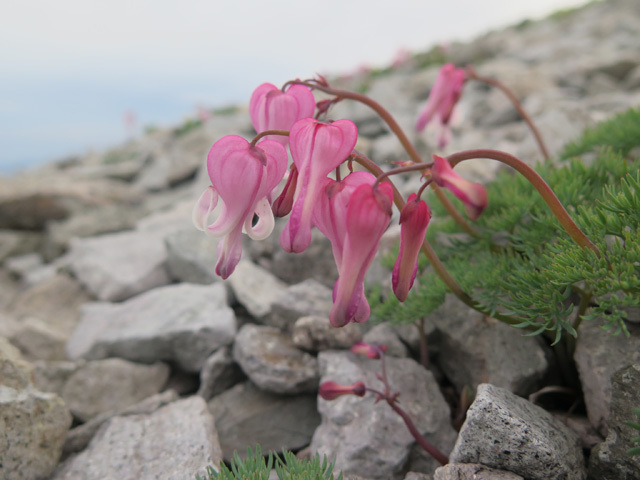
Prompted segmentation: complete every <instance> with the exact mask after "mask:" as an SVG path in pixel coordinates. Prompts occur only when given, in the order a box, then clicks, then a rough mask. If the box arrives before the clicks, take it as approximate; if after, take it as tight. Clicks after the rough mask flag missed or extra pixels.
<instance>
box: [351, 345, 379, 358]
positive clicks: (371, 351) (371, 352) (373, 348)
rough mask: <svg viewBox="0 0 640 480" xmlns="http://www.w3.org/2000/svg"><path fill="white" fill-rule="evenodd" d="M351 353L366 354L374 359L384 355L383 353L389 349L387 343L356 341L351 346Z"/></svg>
mask: <svg viewBox="0 0 640 480" xmlns="http://www.w3.org/2000/svg"><path fill="white" fill-rule="evenodd" d="M350 351H351V353H357V354H359V355H366V356H367V357H369V358H372V359H378V358H380V357H382V354H383V353H384V352H386V351H387V346H386V345H377V344H369V343H365V342H357V343H354V344H353V346H352V347H351V350H350Z"/></svg>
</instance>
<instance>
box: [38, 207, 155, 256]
mask: <svg viewBox="0 0 640 480" xmlns="http://www.w3.org/2000/svg"><path fill="white" fill-rule="evenodd" d="M144 214H145V209H144V208H142V207H139V206H135V207H130V208H122V207H121V206H119V205H105V206H102V207H99V208H92V209H88V210H87V211H82V212H79V213H77V214H75V215H73V216H72V217H69V218H67V219H65V220H61V221H57V222H50V223H49V224H48V225H47V229H46V241H45V245H44V252H45V256H46V258H48V259H53V258H55V257H57V256H59V255H61V254H62V253H64V252H66V251H67V250H68V248H69V243H70V242H71V239H73V238H86V237H93V236H96V235H103V234H106V233H115V232H120V231H123V230H130V229H132V228H133V227H135V224H136V222H137V221H138V220H139V219H140V218H141V217H142V216H143V215H144Z"/></svg>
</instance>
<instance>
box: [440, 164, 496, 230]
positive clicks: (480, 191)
mask: <svg viewBox="0 0 640 480" xmlns="http://www.w3.org/2000/svg"><path fill="white" fill-rule="evenodd" d="M431 178H433V181H434V182H436V184H437V185H438V186H439V187H444V188H447V189H448V190H450V191H451V193H453V194H454V195H455V196H456V197H458V198H459V199H460V200H462V202H463V203H464V208H465V211H466V212H467V216H468V217H469V218H470V219H471V220H475V219H477V218H478V217H479V216H480V214H481V213H482V211H483V210H484V209H485V208H487V203H488V200H487V190H486V189H485V188H484V187H483V186H482V185H480V184H479V183H473V182H470V181H469V180H465V179H464V178H462V177H461V176H460V175H458V174H457V173H456V172H454V170H453V168H452V167H451V164H450V163H449V161H448V160H447V159H446V158H443V157H439V156H438V155H434V156H433V167H432V168H431Z"/></svg>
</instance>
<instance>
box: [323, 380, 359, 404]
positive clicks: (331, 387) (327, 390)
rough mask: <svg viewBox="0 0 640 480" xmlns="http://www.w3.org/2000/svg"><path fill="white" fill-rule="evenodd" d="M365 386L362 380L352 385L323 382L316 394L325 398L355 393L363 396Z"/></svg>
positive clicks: (333, 398)
mask: <svg viewBox="0 0 640 480" xmlns="http://www.w3.org/2000/svg"><path fill="white" fill-rule="evenodd" d="M366 391H367V388H366V387H365V385H364V383H363V382H356V383H354V384H353V385H340V384H337V383H336V382H323V383H322V384H321V385H320V389H319V391H318V395H320V396H321V397H322V398H324V399H325V400H335V399H336V398H338V397H339V396H341V395H356V396H357V397H364V394H365V393H366Z"/></svg>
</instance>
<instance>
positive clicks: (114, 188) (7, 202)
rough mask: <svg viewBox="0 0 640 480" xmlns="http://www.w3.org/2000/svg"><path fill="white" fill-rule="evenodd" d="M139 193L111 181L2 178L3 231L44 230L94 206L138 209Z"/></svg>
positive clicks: (0, 212)
mask: <svg viewBox="0 0 640 480" xmlns="http://www.w3.org/2000/svg"><path fill="white" fill-rule="evenodd" d="M140 200H141V196H140V192H139V191H137V190H135V189H133V188H131V187H130V186H129V185H126V184H123V183H121V182H116V181H111V180H104V179H100V180H95V181H89V180H86V181H77V180H74V179H71V178H68V177H65V176H64V175H58V176H46V177H45V176H36V175H32V176H29V175H22V176H19V177H14V178H11V179H2V178H0V229H18V230H42V229H44V228H45V226H46V225H47V223H48V222H49V221H51V220H62V219H64V218H67V217H69V216H70V215H71V214H72V213H73V212H76V211H79V210H82V209H85V208H87V207H91V206H97V205H106V204H113V203H114V202H115V203H118V204H120V205H122V206H126V205H135V204H136V203H139V202H140Z"/></svg>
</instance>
